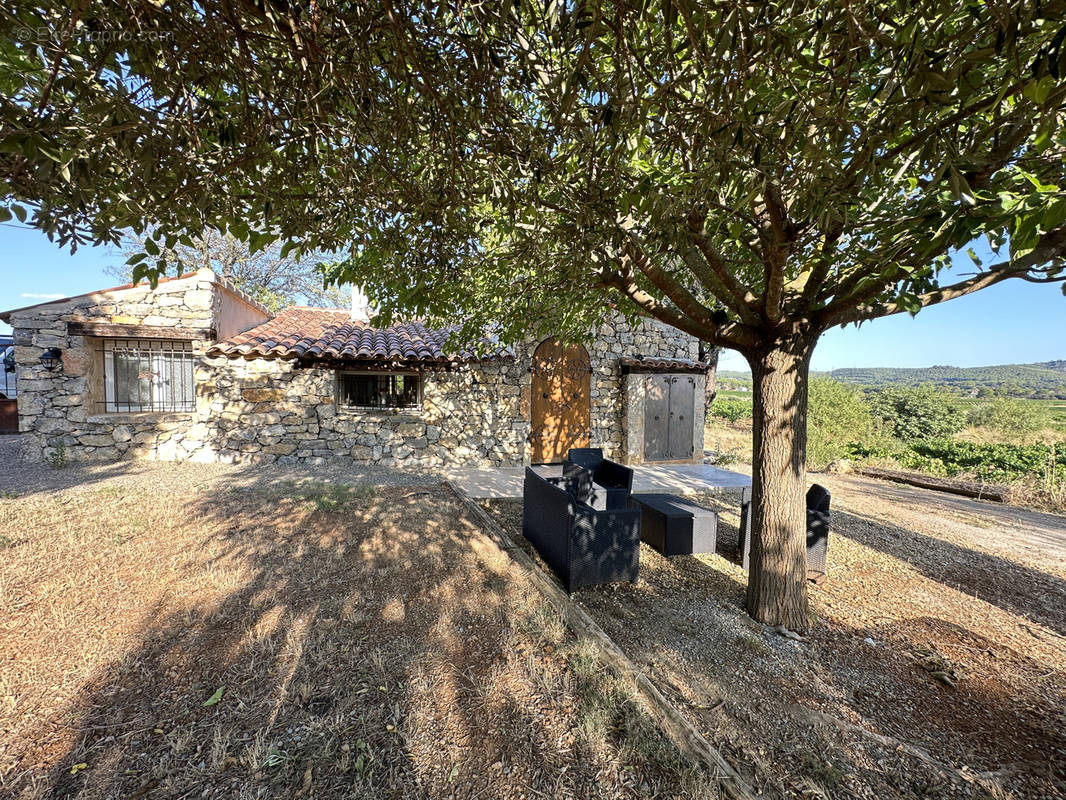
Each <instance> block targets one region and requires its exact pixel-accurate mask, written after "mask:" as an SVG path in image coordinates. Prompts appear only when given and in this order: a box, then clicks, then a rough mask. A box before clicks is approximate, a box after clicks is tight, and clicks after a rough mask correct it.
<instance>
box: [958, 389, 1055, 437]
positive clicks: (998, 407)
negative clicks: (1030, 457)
mask: <svg viewBox="0 0 1066 800" xmlns="http://www.w3.org/2000/svg"><path fill="white" fill-rule="evenodd" d="M969 423H970V424H971V425H973V426H975V427H979V428H989V429H991V430H994V431H999V432H1000V433H1005V434H1008V435H1010V436H1012V437H1017V438H1025V437H1031V436H1033V435H1034V434H1036V433H1039V432H1040V431H1042V430H1044V429H1045V428H1048V427H1050V426H1051V415H1050V414H1049V413H1048V410H1047V408H1045V407H1044V406H1042V405H1040V404H1039V403H1032V402H1027V401H1025V400H1017V399H1014V398H1010V397H1000V398H998V399H996V400H993V401H992V402H991V403H984V404H982V405H979V406H975V407H974V408H972V409H970V413H969Z"/></svg>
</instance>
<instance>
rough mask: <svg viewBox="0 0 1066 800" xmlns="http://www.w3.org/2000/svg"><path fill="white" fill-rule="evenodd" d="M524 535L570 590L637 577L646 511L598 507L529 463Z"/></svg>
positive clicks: (526, 483) (523, 508)
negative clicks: (641, 518) (643, 520)
mask: <svg viewBox="0 0 1066 800" xmlns="http://www.w3.org/2000/svg"><path fill="white" fill-rule="evenodd" d="M559 482H560V483H562V482H564V481H559ZM522 534H523V535H524V536H525V537H526V539H528V540H529V541H530V543H531V544H532V545H533V547H535V548H536V550H537V552H538V553H540V556H541V558H543V559H544V561H545V562H546V563H547V564H548V566H549V567H551V568H552V570H554V572H555V574H556V575H558V576H559V580H561V581H562V584H563V587H564V588H565V589H566V591H567V592H573V591H574V590H576V589H580V588H582V587H585V586H597V585H599V584H602V583H613V582H615V581H633V582H636V580H637V572H638V569H639V566H640V563H639V562H640V512H639V511H637V510H629V509H622V510H613V509H612V510H610V511H607V510H602V511H597V510H596V509H594V508H592V507H591V506H589V505H587V504H586V503H583V502H581V500H579V499H578V498H577V497H575V496H574V495H573V494H570V492H568V491H567V490H566V489H565V488H563V486H560V485H557V484H556V483H555V482H552V481H550V480H548V479H546V478H544V477H543V476H541V475H538V474H537V472H536V471H534V470H533V469H531V468H529V467H526V475H525V483H524V485H523V491H522Z"/></svg>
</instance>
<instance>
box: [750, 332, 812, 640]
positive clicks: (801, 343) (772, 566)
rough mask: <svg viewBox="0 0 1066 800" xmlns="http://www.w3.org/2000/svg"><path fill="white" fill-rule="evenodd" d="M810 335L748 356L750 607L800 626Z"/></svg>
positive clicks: (767, 619) (762, 616) (764, 617)
mask: <svg viewBox="0 0 1066 800" xmlns="http://www.w3.org/2000/svg"><path fill="white" fill-rule="evenodd" d="M813 350H814V342H813V341H810V340H808V339H806V338H797V339H792V340H787V341H784V342H782V341H778V342H774V343H773V345H772V346H771V347H769V348H768V349H764V350H762V351H760V352H758V353H756V354H754V355H753V356H751V357H750V363H751V377H752V383H753V389H754V395H755V402H754V414H753V420H752V429H753V433H754V454H753V455H754V460H753V473H752V495H751V515H752V517H751V523H752V525H751V527H752V539H751V557H750V561H749V572H748V594H747V608H748V613H749V614H751V616H752V617H754V618H755V619H756V620H758V621H759V622H764V623H766V624H768V625H784V626H785V627H786V628H790V629H792V630H798V631H803V630H806V629H807V627H808V619H807V550H806V545H807V535H806V530H807V523H806V520H807V514H806V490H807V487H806V480H807V466H806V458H807V378H808V373H809V371H810V361H811V353H812V351H813Z"/></svg>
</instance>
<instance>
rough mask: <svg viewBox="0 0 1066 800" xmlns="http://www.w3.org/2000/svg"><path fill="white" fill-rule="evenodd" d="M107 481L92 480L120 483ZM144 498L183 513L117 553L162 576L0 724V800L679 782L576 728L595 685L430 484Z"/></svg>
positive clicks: (615, 787) (552, 791) (584, 721)
mask: <svg viewBox="0 0 1066 800" xmlns="http://www.w3.org/2000/svg"><path fill="white" fill-rule="evenodd" d="M109 469H110V468H109ZM109 469H108V470H105V471H104V472H102V473H101V472H95V473H93V474H95V475H96V476H97V479H99V480H105V479H106V478H104V477H103V476H104V475H105V474H106V475H107V478H110V477H114V476H115V475H119V474H121V471H122V470H121V467H119V466H116V467H114V469H115V472H114V473H113V474H112V473H111V472H109ZM71 474H73V473H71ZM58 484H59V485H60V486H62V485H64V482H63V481H59V482H58ZM87 496H88V495H81V496H80V497H87ZM94 497H95V501H96V502H97V503H104V502H107V500H108V499H107V498H106V496H101V495H100V494H99V493H98V494H96V495H94ZM138 497H139V498H140V499H142V500H143V499H144V497H143V496H141V495H138ZM126 499H127V501H128V500H129V499H130V498H128V497H127V498H126ZM156 499H157V501H158V502H161V503H173V502H183V503H185V506H186V507H185V508H184V509H183V510H184V512H185V513H184V517H185V518H186V519H187V522H186V523H184V524H181V525H179V526H178V528H172V529H156V530H154V531H152V535H151V536H150V537H149V536H145V537H143V538H142V539H140V540H138V542H140V543H137V542H135V543H134V544H132V545H130V544H127V543H123V545H122V546H126V547H132V546H138V547H140V546H143V547H159V548H160V556H159V558H160V567H159V573H158V575H154V574H153V575H151V576H142V577H143V578H144V580H145V583H144V585H140V584H138V583H137V580H136V579H135V578H130V580H129V582H128V583H123V586H125V589H126V591H130V592H136V591H139V590H144V591H145V593H146V596H147V595H149V594H152V593H151V592H148V591H147V589H146V586H149V585H152V584H155V583H161V584H164V586H162V587H161V588H160V587H157V588H159V591H157V592H155V593H154V601H153V605H152V606H151V607H150V608H147V609H145V611H144V614H143V617H142V618H141V619H142V624H141V627H140V629H139V630H138V631H136V632H135V634H134V635H133V636H131V637H129V639H130V640H131V641H122V642H121V645H122V646H121V647H119V646H118V645H116V649H117V650H119V651H120V652H119V653H118V654H117V655H116V656H115V657H114V658H113V659H112V660H110V661H109V663H105V664H103V665H101V666H100V667H99V668H97V669H96V670H95V672H94V673H93V674H92V675H91V677H89V678H88V679H87V680H86V681H85V682H84V684H83V685H81V687H80V689H79V690H78V692H77V694H76V696H75V697H73V698H72V699H71V700H70V701H69V702H64V703H61V704H59V705H58V706H56V707H54V708H45V707H43V706H42V707H41V708H39V709H27V708H22V709H21V711H22V712H23V713H22V714H21V715H20V716H19V718H18V720H17V721H15V722H14V723H13V725H12V726H11V727H8V726H6V725H5V726H2V728H0V733H2V734H3V739H2V740H0V794H3V795H5V796H11V797H17V798H27V799H28V798H38V797H41V798H43V797H57V798H58V797H78V798H104V797H119V796H121V797H125V798H139V797H156V796H158V797H194V796H195V797H210V796H219V797H223V796H224V797H286V798H290V797H304V796H307V797H312V796H313V797H367V798H372V797H442V796H454V797H469V796H475V795H477V794H479V793H481V792H487V793H488V794H489V795H491V796H511V795H513V794H516V793H519V792H526V791H529V792H535V793H543V794H544V795H546V796H553V797H569V796H573V797H587V796H598V797H619V796H620V797H638V796H672V793H673V791H676V790H677V787H678V786H679V785H680V784H679V782H680V781H681V780H682V777H683V772H684V771H683V770H682V769H681V768H680V766H678V768H677V769H676V770H675V769H673V768H671V767H664V766H663V765H662V764H657V763H656V764H653V763H650V762H649V761H648V760H647V759H646V758H645V756H644V755H642V754H641V753H638V752H636V751H634V750H632V749H631V748H629V746H628V745H627V744H625V741H624V739H625V737H624V736H623V735H619V734H618V733H617V732H616V731H612V730H610V729H609V728H605V729H604V730H602V731H599V732H598V733H597V732H596V731H592V732H591V734H596V735H591V734H590V732H589V731H583V730H582V726H585V727H588V726H589V725H590V724H592V723H590V722H589V719H588V717H587V715H586V716H582V714H581V713H579V712H580V711H581V709H582V708H584V707H585V705H586V704H587V702H588V701H589V694H590V692H591V690H590V689H589V688H588V686H586V685H585V684H583V683H582V680H581V678H580V676H578V675H577V674H576V673H575V672H574V670H573V669H572V666H571V665H570V664H568V662H567V661H566V660H565V659H564V658H562V657H560V655H559V653H556V652H554V650H555V649H556V648H553V647H552V646H551V645H550V644H547V645H546V644H545V641H546V640H545V638H544V632H543V629H544V628H545V627H550V625H551V623H549V622H546V621H545V618H544V613H543V607H542V606H541V603H540V599H539V596H537V595H536V592H535V590H533V589H532V588H530V587H529V586H528V585H527V584H526V582H524V581H521V580H516V579H515V575H514V574H513V573H512V571H511V570H512V566H511V564H510V560H509V559H508V557H507V556H506V555H505V554H502V553H500V552H499V551H498V550H495V549H494V548H493V547H492V546H491V545H489V544H488V543H487V539H485V537H484V536H483V535H482V534H481V533H480V532H479V531H478V530H477V529H476V528H475V527H474V525H473V524H472V523H471V521H470V520H469V519H468V518H467V517H466V514H465V511H464V509H463V507H462V505H461V504H460V503H459V502H458V501H457V499H456V498H455V497H454V495H452V494H451V493H450V492H448V491H447V490H446V489H443V488H442V487H440V486H429V487H392V488H377V489H373V488H369V487H363V486H355V487H350V486H344V485H336V484H322V483H315V482H311V481H303V482H290V481H287V480H285V479H281V478H277V477H276V476H275V477H273V478H268V479H265V480H260V478H259V476H258V475H257V473H256V471H255V470H254V469H249V470H248V471H247V472H241V471H237V472H230V473H227V480H226V482H225V483H224V484H219V485H218V486H217V487H213V488H209V489H205V490H202V491H199V492H195V493H194V492H190V493H189V494H188V495H187V496H185V497H184V499H182V496H181V491H180V489H178V490H176V492H174V491H170V489H169V487H168V489H167V490H164V489H163V488H162V487H160V488H159V489H158V490H157V496H156ZM10 502H12V503H14V502H17V501H10ZM34 502H40V503H42V504H45V503H52V502H55V501H54V500H53V498H52V497H44V496H43V495H42V497H39V498H35V499H34ZM65 502H70V501H65ZM74 507H81V508H83V509H84V508H85V506H84V505H83V504H82V503H78V504H76V505H75V506H74ZM7 510H8V509H5V511H7ZM90 513H91V512H90ZM118 557H121V554H119V555H118ZM121 589H122V586H120V587H119V590H121ZM27 608H29V609H31V610H30V611H28V612H26V613H36V612H34V611H33V610H32V609H33V606H32V605H31V606H27ZM38 610H40V609H38ZM75 624H76V625H77V624H93V621H91V620H76V623H75ZM97 624H101V622H100V621H97ZM102 624H110V620H103V621H102ZM555 624H556V625H557V623H555ZM54 635H56V636H76V635H77V627H74V628H73V629H72V630H56V631H55V632H54ZM560 635H561V634H560ZM555 641H557V647H559V648H561V647H562V645H561V643H560V642H559V640H558V639H556V640H555ZM591 693H592V694H594V692H591ZM629 718H630V719H636V716H635V715H632V714H631V715H630V717H629ZM4 729H6V730H4ZM586 734H590V735H586ZM644 735H647V734H644ZM596 736H600V738H599V739H598V740H597V738H596ZM597 741H599V745H598V746H597V745H596V742H597ZM678 761H679V760H678ZM642 787H643V788H642ZM662 787H673V789H672V790H671V791H670V792H667V791H666V790H665V789H663V788H662Z"/></svg>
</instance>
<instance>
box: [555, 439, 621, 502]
mask: <svg viewBox="0 0 1066 800" xmlns="http://www.w3.org/2000/svg"><path fill="white" fill-rule="evenodd" d="M579 469H587V470H588V471H589V472H591V473H592V482H593V484H595V485H594V486H593V491H594V495H593V497H592V502H590V503H589V505H591V506H592V507H593V508H599V509H614V508H618V509H622V508H628V507H629V493H630V492H632V491H633V470H631V469H630V468H629V467H626V466H623V465H622V464H619V463H617V462H615V461H611V460H610V459H609V458H604V457H603V450H602V448H599V447H582V448H575V449H573V450H571V451H570V452H569V453H567V455H566V459H565V460H564V461H563V475H573V474H575V473H576V472H577V471H578V470H579Z"/></svg>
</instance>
